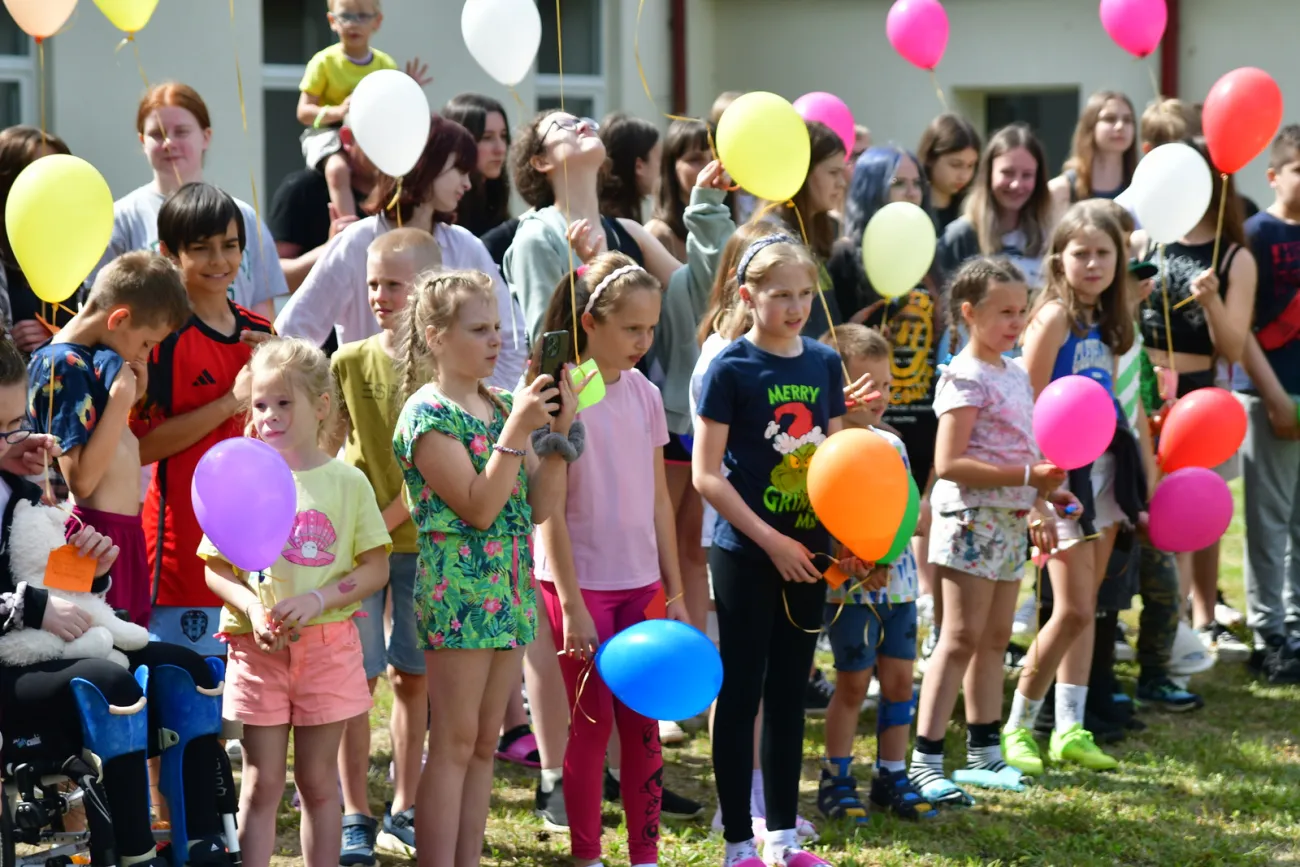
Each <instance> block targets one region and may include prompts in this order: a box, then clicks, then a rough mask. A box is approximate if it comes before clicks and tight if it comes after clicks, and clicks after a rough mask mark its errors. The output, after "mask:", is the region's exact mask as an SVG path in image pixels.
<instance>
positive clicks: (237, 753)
mask: <svg viewBox="0 0 1300 867" xmlns="http://www.w3.org/2000/svg"><path fill="white" fill-rule="evenodd" d="M226 756H227V757H228V758H229V759H230V760H231V761H232V762H242V761H243V760H244V748H243V747H241V746H240V745H239V741H236V740H229V741H226Z"/></svg>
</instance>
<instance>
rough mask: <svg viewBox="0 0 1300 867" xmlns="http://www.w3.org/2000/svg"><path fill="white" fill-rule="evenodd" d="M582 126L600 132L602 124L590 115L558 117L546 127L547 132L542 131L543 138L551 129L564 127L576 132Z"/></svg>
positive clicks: (568, 130) (567, 130)
mask: <svg viewBox="0 0 1300 867" xmlns="http://www.w3.org/2000/svg"><path fill="white" fill-rule="evenodd" d="M581 126H585V127H586V128H587V129H588V131H590V132H600V124H598V123H596V121H594V120H592V119H591V118H589V117H572V116H569V117H557V118H556V119H555V120H553V121H551V124H550V126H548V127H547V128H546V132H544V133H542V138H546V137H547V136H548V135H550V134H551V131H552V130H555V129H562V130H564V131H565V132H575V131H577V129H578V127H581Z"/></svg>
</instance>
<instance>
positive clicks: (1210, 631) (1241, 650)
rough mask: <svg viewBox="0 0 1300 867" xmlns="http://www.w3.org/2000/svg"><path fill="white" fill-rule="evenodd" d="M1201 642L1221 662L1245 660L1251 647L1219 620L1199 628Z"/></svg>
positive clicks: (1248, 657) (1248, 656)
mask: <svg viewBox="0 0 1300 867" xmlns="http://www.w3.org/2000/svg"><path fill="white" fill-rule="evenodd" d="M1197 634H1198V635H1199V637H1200V639H1201V644H1202V645H1204V646H1205V649H1206V650H1208V651H1210V652H1211V653H1213V654H1214V658H1215V659H1217V660H1219V661H1220V662H1245V661H1246V660H1248V659H1250V648H1249V647H1248V646H1247V645H1246V644H1245V643H1243V642H1242V640H1241V639H1240V638H1238V637H1237V636H1235V635H1233V634H1232V633H1231V632H1230V631H1229V630H1227V629H1225V628H1224V627H1223V626H1222V625H1221V624H1219V623H1218V622H1215V623H1207V624H1206V625H1205V626H1202V627H1201V628H1200V629H1198V630H1197Z"/></svg>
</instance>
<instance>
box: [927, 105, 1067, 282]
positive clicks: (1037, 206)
mask: <svg viewBox="0 0 1300 867" xmlns="http://www.w3.org/2000/svg"><path fill="white" fill-rule="evenodd" d="M963 210H964V213H963V216H962V217H960V218H959V219H957V220H955V221H954V222H953V223H951V224H950V225H949V226H948V228H947V229H946V230H945V231H944V233H943V237H942V238H940V239H939V249H938V252H937V254H936V258H937V259H938V261H939V266H940V268H942V270H943V272H944V273H945V274H954V273H956V271H957V269H958V268H960V267H961V264H962V263H963V262H965V261H966V260H967V259H973V258H975V257H976V256H998V257H1002V258H1005V259H1009V260H1011V264H1013V265H1015V266H1016V269H1017V270H1018V271H1020V273H1022V274H1024V275H1025V281H1026V284H1027V285H1028V286H1029V288H1030V289H1037V288H1038V287H1040V286H1041V285H1042V279H1041V271H1042V258H1043V254H1044V252H1046V250H1047V238H1048V235H1049V234H1050V233H1051V230H1052V196H1051V194H1050V193H1049V192H1048V191H1047V162H1046V157H1045V156H1044V155H1043V146H1042V144H1041V143H1040V142H1039V141H1038V137H1037V136H1035V135H1034V133H1033V131H1032V130H1030V129H1029V127H1028V126H1026V125H1025V124H1023V123H1014V124H1012V125H1011V126H1007V127H1003V128H1002V129H1000V130H998V131H997V132H996V133H994V134H993V137H992V138H991V139H989V143H988V145H987V146H986V147H985V148H984V155H983V156H981V157H980V164H979V171H978V172H977V173H976V175H975V182H974V184H972V186H971V191H970V194H969V195H968V196H967V197H966V203H965V205H964V206H963Z"/></svg>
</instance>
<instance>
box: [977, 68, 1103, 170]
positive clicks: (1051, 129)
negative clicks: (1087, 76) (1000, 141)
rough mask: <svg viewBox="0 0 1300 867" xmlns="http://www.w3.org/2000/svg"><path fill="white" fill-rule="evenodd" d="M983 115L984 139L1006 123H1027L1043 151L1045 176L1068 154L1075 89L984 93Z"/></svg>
mask: <svg viewBox="0 0 1300 867" xmlns="http://www.w3.org/2000/svg"><path fill="white" fill-rule="evenodd" d="M984 118H985V125H986V127H987V128H986V129H985V131H984V140H985V141H988V136H990V135H991V134H993V133H994V132H996V131H997V130H999V129H1001V128H1002V127H1004V126H1006V125H1007V124H1010V123H1016V122H1020V123H1027V124H1029V126H1030V128H1031V129H1032V130H1033V131H1034V135H1036V136H1038V140H1039V141H1041V142H1042V143H1043V150H1044V151H1046V152H1047V166H1046V169H1047V176H1048V177H1049V178H1051V177H1055V176H1056V175H1057V174H1058V173H1059V172H1060V171H1061V166H1062V164H1064V163H1065V160H1066V158H1067V157H1068V156H1069V155H1070V145H1071V144H1072V139H1073V138H1074V127H1075V124H1076V123H1077V122H1078V120H1079V89H1078V88H1077V87H1072V88H1069V89H1067V90H1049V91H1038V92H1034V93H990V94H986V95H985V97H984Z"/></svg>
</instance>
